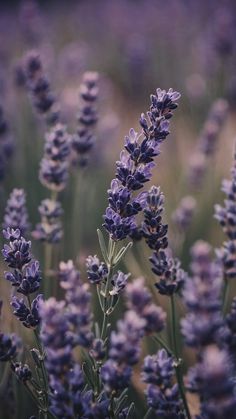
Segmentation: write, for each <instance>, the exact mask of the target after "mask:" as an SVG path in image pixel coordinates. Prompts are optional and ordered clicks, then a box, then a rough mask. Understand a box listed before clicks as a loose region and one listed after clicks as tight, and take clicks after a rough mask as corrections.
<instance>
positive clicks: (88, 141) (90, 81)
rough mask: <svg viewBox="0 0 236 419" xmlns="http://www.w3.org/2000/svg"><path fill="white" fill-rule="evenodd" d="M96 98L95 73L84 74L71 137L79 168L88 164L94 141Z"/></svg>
mask: <svg viewBox="0 0 236 419" xmlns="http://www.w3.org/2000/svg"><path fill="white" fill-rule="evenodd" d="M97 96H98V74H97V73H95V72H92V71H91V72H89V71H88V72H86V73H84V75H83V80H82V84H81V87H80V100H81V104H80V110H79V113H78V124H79V126H78V130H77V134H76V135H75V136H74V137H73V140H72V147H73V149H74V150H75V152H76V154H77V159H78V162H79V164H80V166H86V165H87V163H88V153H89V152H90V151H91V149H92V147H93V146H94V142H95V140H96V136H95V135H94V128H95V126H96V123H97V120H98V116H97V107H96V102H97Z"/></svg>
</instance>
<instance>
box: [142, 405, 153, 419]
mask: <svg viewBox="0 0 236 419" xmlns="http://www.w3.org/2000/svg"><path fill="white" fill-rule="evenodd" d="M151 413H152V408H151V407H149V409H148V410H147V412H146V414H145V416H144V418H143V419H148V418H149V416H150V414H151Z"/></svg>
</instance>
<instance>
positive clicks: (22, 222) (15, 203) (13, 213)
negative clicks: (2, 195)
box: [3, 189, 29, 236]
mask: <svg viewBox="0 0 236 419" xmlns="http://www.w3.org/2000/svg"><path fill="white" fill-rule="evenodd" d="M25 204H26V198H25V192H24V190H23V189H13V191H12V193H11V194H10V197H9V199H8V201H7V205H6V209H5V216H4V220H3V228H4V229H6V228H8V227H10V228H13V229H19V230H20V232H21V234H22V235H23V236H24V235H25V234H26V233H27V232H28V230H29V220H28V213H27V209H26V205H25Z"/></svg>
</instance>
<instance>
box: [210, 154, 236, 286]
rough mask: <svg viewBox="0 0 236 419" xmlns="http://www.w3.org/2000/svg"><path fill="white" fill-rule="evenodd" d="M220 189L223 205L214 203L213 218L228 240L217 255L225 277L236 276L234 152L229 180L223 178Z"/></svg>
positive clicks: (235, 177) (235, 174)
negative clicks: (222, 193)
mask: <svg viewBox="0 0 236 419" xmlns="http://www.w3.org/2000/svg"><path fill="white" fill-rule="evenodd" d="M222 190H223V192H224V193H225V195H226V199H225V201H224V206H221V205H215V218H216V219H217V220H218V221H219V223H220V225H221V226H222V228H223V231H224V233H225V234H226V236H227V238H228V240H227V242H225V243H224V244H223V247H222V248H221V249H218V250H217V256H218V257H219V259H220V260H221V262H222V264H223V266H224V273H225V279H229V278H235V277H236V211H235V205H236V152H235V155H234V164H233V168H232V170H231V180H224V181H223V183H222Z"/></svg>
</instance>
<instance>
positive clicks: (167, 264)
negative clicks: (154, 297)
mask: <svg viewBox="0 0 236 419" xmlns="http://www.w3.org/2000/svg"><path fill="white" fill-rule="evenodd" d="M150 261H151V264H152V271H153V272H154V273H155V274H156V275H157V276H159V277H160V280H159V282H156V283H155V286H156V288H157V289H158V291H159V293H160V294H162V295H169V296H170V295H173V294H174V293H177V292H179V291H180V290H181V289H182V287H183V285H184V283H185V281H186V279H187V275H186V273H185V272H184V271H183V269H181V268H180V261H179V260H178V259H173V258H170V257H168V256H167V254H166V252H164V251H162V250H160V251H159V252H154V253H153V255H152V257H151V258H150Z"/></svg>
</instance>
